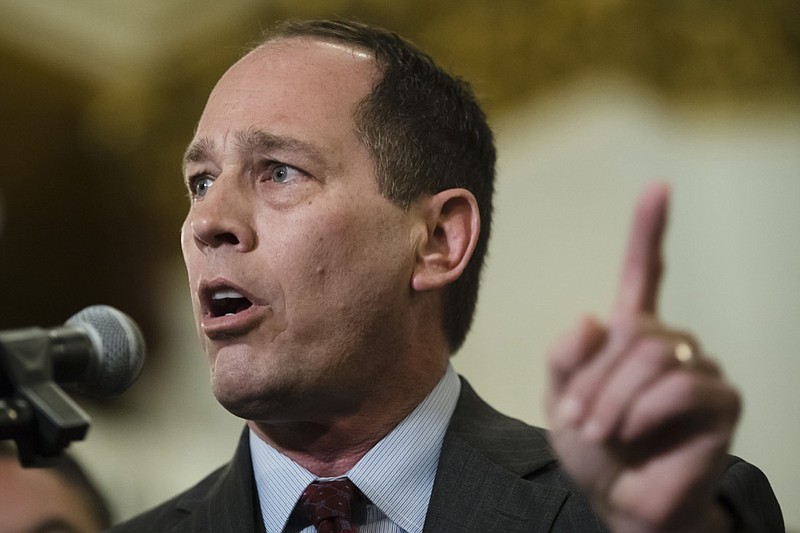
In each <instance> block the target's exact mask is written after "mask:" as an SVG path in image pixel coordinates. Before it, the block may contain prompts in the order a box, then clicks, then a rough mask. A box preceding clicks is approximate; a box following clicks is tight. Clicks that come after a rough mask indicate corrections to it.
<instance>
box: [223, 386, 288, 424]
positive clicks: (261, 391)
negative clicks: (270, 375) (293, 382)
mask: <svg viewBox="0 0 800 533" xmlns="http://www.w3.org/2000/svg"><path fill="white" fill-rule="evenodd" d="M249 377H250V378H252V376H249ZM212 390H213V392H214V397H215V398H216V399H217V401H218V402H219V403H220V405H222V407H224V408H225V409H226V410H228V411H229V412H230V413H231V414H233V415H235V416H238V417H239V418H243V419H245V420H256V421H261V420H276V419H283V418H286V417H287V413H288V412H289V411H290V410H291V409H292V407H293V406H295V405H296V403H297V402H296V400H294V399H293V398H296V396H295V395H293V394H291V393H290V392H289V391H288V390H286V389H281V388H280V387H270V386H268V385H265V384H264V383H259V384H254V383H246V382H244V381H243V380H232V381H227V382H226V381H225V380H217V379H215V380H213V381H212Z"/></svg>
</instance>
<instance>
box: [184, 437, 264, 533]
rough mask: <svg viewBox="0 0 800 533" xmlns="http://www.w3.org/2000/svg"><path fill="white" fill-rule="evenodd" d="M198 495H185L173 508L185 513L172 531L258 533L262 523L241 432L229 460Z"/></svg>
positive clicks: (245, 445) (251, 470)
mask: <svg viewBox="0 0 800 533" xmlns="http://www.w3.org/2000/svg"><path fill="white" fill-rule="evenodd" d="M200 492H201V495H199V496H196V497H195V496H193V494H192V493H191V492H190V493H187V494H186V495H185V496H184V497H183V498H181V499H180V500H179V501H178V502H177V503H176V507H177V508H178V509H180V510H182V511H184V512H186V513H187V516H186V519H185V520H183V521H181V522H180V523H179V524H176V527H175V528H174V531H193V532H197V533H211V532H223V531H225V532H230V531H236V532H237V533H258V532H261V531H264V522H263V520H262V519H261V512H260V509H259V508H258V504H257V503H256V502H257V499H256V498H257V496H256V490H255V482H254V480H253V466H252V462H251V459H250V443H249V440H248V432H247V429H245V430H244V432H243V434H242V437H241V439H240V440H239V445H238V447H237V449H236V454H235V455H234V457H233V460H232V461H231V462H230V463H229V464H228V465H226V466H225V467H223V469H222V472H221V473H220V475H219V476H215V478H214V480H213V484H212V485H211V486H210V487H209V488H208V489H206V490H203V491H200Z"/></svg>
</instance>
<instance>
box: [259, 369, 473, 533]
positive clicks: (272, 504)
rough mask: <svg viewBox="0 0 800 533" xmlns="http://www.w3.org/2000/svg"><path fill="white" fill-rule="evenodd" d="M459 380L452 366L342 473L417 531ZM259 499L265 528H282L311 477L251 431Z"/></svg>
mask: <svg viewBox="0 0 800 533" xmlns="http://www.w3.org/2000/svg"><path fill="white" fill-rule="evenodd" d="M460 389H461V382H460V381H459V379H458V376H457V375H456V373H455V370H454V369H453V367H452V366H451V365H448V367H447V371H446V372H445V375H444V376H443V377H442V379H441V380H440V381H439V383H438V384H437V385H436V387H434V389H433V390H432V391H431V392H430V393H429V394H428V396H427V397H426V398H425V399H424V400H423V401H422V402H421V403H420V404H419V405H418V406H417V407H416V409H414V411H412V412H411V414H409V415H408V416H407V417H406V418H405V419H403V420H402V421H401V422H400V423H399V424H398V425H397V426H396V427H395V428H394V429H393V430H392V431H391V432H390V433H389V434H388V435H386V436H385V437H384V438H383V439H381V440H380V441H378V443H377V444H376V445H375V446H373V447H372V449H371V450H370V451H368V452H367V454H366V455H364V457H362V458H361V460H360V461H359V462H358V463H356V465H355V466H354V467H353V468H351V469H350V471H349V472H348V473H347V474H345V475H346V476H347V477H349V478H350V479H351V480H352V481H353V483H355V484H356V486H357V487H358V488H359V490H361V492H362V493H363V494H364V495H365V496H366V497H367V498H368V499H369V500H370V501H371V502H372V503H373V504H374V505H376V506H377V507H378V508H379V509H380V510H381V511H382V512H383V513H384V514H385V515H386V516H387V517H388V518H389V520H391V521H393V522H395V523H397V524H398V525H399V526H400V527H401V528H402V529H403V530H405V531H409V532H415V531H422V527H423V525H424V523H425V515H426V514H427V511H428V502H429V501H430V495H431V492H432V491H433V482H434V479H435V477H436V466H437V464H438V462H439V453H440V451H441V448H442V441H443V439H444V434H445V432H446V431H447V425H448V423H449V422H450V417H451V416H452V415H453V411H454V410H455V406H456V402H457V401H458V395H459V393H460ZM250 453H251V455H252V459H253V470H254V473H255V479H256V487H257V489H258V498H259V502H260V505H261V513H262V516H263V517H264V525H265V527H266V529H267V531H268V532H273V531H282V530H283V528H284V526H285V524H286V522H287V520H288V518H289V516H290V515H291V513H292V510H293V509H294V507H295V506H296V505H297V501H298V499H299V498H300V495H301V494H302V493H303V490H304V489H305V488H306V487H307V486H308V484H309V483H311V482H312V481H314V479H316V477H315V476H314V475H313V474H312V473H310V472H309V471H308V470H306V469H305V468H303V467H302V466H300V465H298V464H297V463H295V462H294V461H292V460H291V459H289V458H288V457H286V456H285V455H283V454H281V453H279V452H278V451H277V450H275V449H274V448H272V447H271V446H269V445H268V444H267V443H266V442H264V441H263V440H261V439H260V438H258V437H257V436H256V435H255V433H253V432H252V431H251V432H250Z"/></svg>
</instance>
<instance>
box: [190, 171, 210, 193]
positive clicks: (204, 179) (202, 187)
mask: <svg viewBox="0 0 800 533" xmlns="http://www.w3.org/2000/svg"><path fill="white" fill-rule="evenodd" d="M213 184H214V180H213V179H212V178H211V177H209V176H206V175H202V174H201V175H199V176H193V177H192V178H190V179H189V194H190V195H191V196H192V198H202V197H203V196H205V195H206V194H207V193H208V189H210V188H211V186H212V185H213Z"/></svg>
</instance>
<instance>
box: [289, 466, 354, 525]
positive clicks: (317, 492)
mask: <svg viewBox="0 0 800 533" xmlns="http://www.w3.org/2000/svg"><path fill="white" fill-rule="evenodd" d="M359 495H360V493H359V492H358V489H357V488H356V486H355V485H354V484H353V482H352V481H350V480H349V479H347V478H342V479H335V480H333V481H314V482H313V483H311V484H310V485H309V486H308V487H306V490H305V491H303V495H302V496H301V497H300V503H302V504H303V508H304V509H305V510H306V513H307V514H308V518H309V519H310V520H311V523H312V524H314V526H316V528H317V531H318V532H319V533H356V528H355V526H354V525H353V523H352V521H351V516H350V505H351V504H352V503H353V502H355V501H357V500H358V498H359Z"/></svg>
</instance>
